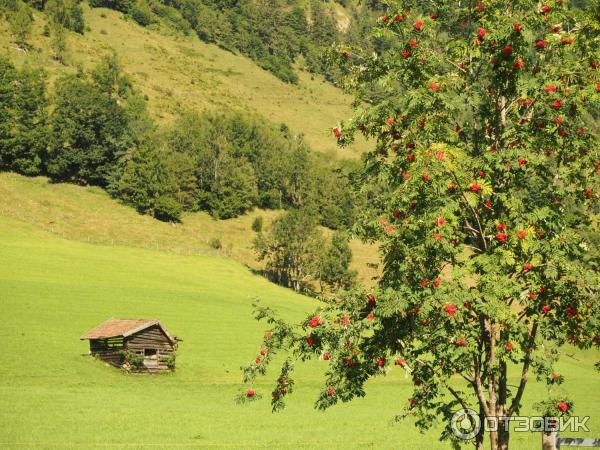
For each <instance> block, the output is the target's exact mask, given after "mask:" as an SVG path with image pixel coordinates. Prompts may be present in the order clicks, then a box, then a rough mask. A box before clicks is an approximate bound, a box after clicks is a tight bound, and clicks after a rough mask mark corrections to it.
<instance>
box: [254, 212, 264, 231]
mask: <svg viewBox="0 0 600 450" xmlns="http://www.w3.org/2000/svg"><path fill="white" fill-rule="evenodd" d="M262 229H263V217H262V216H258V217H256V218H255V219H254V220H253V221H252V230H253V231H256V232H257V233H260V232H261V231H262Z"/></svg>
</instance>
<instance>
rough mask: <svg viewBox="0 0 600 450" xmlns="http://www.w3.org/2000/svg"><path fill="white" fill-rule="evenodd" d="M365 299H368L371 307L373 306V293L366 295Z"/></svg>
mask: <svg viewBox="0 0 600 450" xmlns="http://www.w3.org/2000/svg"><path fill="white" fill-rule="evenodd" d="M367 299H368V301H369V306H370V307H371V308H373V307H375V296H374V295H373V294H369V295H367Z"/></svg>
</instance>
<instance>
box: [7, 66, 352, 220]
mask: <svg viewBox="0 0 600 450" xmlns="http://www.w3.org/2000/svg"><path fill="white" fill-rule="evenodd" d="M0 90H1V91H0V170H3V171H14V172H18V173H21V174H24V175H46V176H48V177H50V178H51V179H52V180H54V181H59V182H73V183H77V184H88V185H96V186H101V187H103V188H105V189H106V190H107V191H108V192H109V193H110V194H111V195H113V196H114V197H116V198H118V199H120V200H121V201H123V202H124V203H126V204H128V205H131V206H133V207H134V208H136V209H137V210H138V211H139V212H141V213H146V214H150V215H153V216H154V217H156V218H158V219H162V220H179V217H180V215H181V213H182V212H183V211H200V210H202V211H208V212H209V213H210V214H212V215H213V216H214V217H216V218H220V219H227V218H232V217H236V216H238V215H240V214H243V213H245V212H246V211H248V210H249V209H252V208H254V207H260V208H267V209H290V208H303V209H305V210H306V211H311V214H312V215H314V216H316V217H318V222H319V223H320V224H322V225H325V226H327V227H330V228H343V227H347V226H349V225H350V224H351V223H352V222H353V220H354V218H353V216H354V211H355V206H354V199H353V195H352V193H351V190H350V185H349V175H350V174H351V173H352V171H353V170H354V169H355V168H356V164H355V163H352V162H348V161H345V162H335V163H332V162H329V161H327V158H326V157H324V156H320V155H316V154H313V153H312V152H311V150H310V148H309V146H308V145H307V144H306V142H304V140H303V138H302V136H301V135H297V136H296V135H293V134H292V133H291V132H290V130H289V129H288V128H287V126H285V125H281V126H280V127H279V128H276V127H274V126H271V125H268V124H265V123H264V121H263V120H260V118H257V117H252V116H249V115H246V114H243V113H233V112H230V113H223V114H209V113H202V114H199V113H195V112H188V113H184V114H182V115H181V116H180V117H179V119H178V120H177V121H176V123H175V124H174V125H172V126H170V127H167V128H164V129H161V128H159V127H157V126H156V124H155V123H154V122H153V120H152V119H151V118H150V116H149V114H148V111H147V107H146V99H145V98H144V97H143V96H142V95H140V93H139V92H138V91H136V89H135V88H134V87H133V86H132V84H131V82H130V81H129V79H128V78H127V77H126V76H124V75H123V74H122V72H121V69H120V67H119V62H118V60H117V58H116V57H115V56H109V57H106V58H104V59H103V60H102V61H101V62H100V63H99V64H98V65H97V66H96V67H94V68H93V69H91V70H90V71H87V72H85V71H83V70H79V71H78V72H77V73H75V74H71V75H66V76H63V77H61V78H59V79H58V80H56V82H55V84H54V86H53V94H52V95H48V81H47V78H46V75H45V73H44V72H43V71H41V70H36V69H30V68H23V69H18V68H16V67H15V66H14V65H13V64H12V63H11V62H10V61H9V60H7V59H5V58H2V59H0Z"/></svg>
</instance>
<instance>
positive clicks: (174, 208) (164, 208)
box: [154, 195, 182, 222]
mask: <svg viewBox="0 0 600 450" xmlns="http://www.w3.org/2000/svg"><path fill="white" fill-rule="evenodd" d="M181 211H182V208H181V205H180V204H179V203H177V200H175V199H174V198H173V197H170V196H168V195H161V196H160V197H158V198H157V199H156V202H155V203H154V217H155V218H156V219H158V220H162V221H164V222H179V220H180V218H181Z"/></svg>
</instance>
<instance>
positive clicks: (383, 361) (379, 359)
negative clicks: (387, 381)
mask: <svg viewBox="0 0 600 450" xmlns="http://www.w3.org/2000/svg"><path fill="white" fill-rule="evenodd" d="M384 365H385V360H384V359H383V358H381V357H380V358H377V366H378V367H383V366H384Z"/></svg>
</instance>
